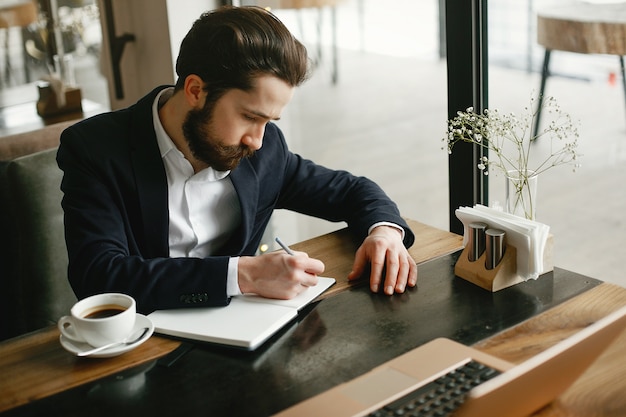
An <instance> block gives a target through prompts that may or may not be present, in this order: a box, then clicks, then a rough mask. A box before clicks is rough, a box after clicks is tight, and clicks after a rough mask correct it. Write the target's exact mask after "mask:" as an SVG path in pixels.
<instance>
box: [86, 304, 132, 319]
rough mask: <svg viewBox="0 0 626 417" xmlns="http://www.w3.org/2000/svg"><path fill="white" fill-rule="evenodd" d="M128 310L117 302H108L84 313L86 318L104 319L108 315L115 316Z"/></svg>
mask: <svg viewBox="0 0 626 417" xmlns="http://www.w3.org/2000/svg"><path fill="white" fill-rule="evenodd" d="M124 311H126V308H125V307H122V306H118V305H116V304H107V305H101V306H97V307H94V308H92V309H90V310H88V311H86V312H85V314H84V315H83V317H84V318H86V319H103V318H106V317H111V316H115V315H116V314H120V313H122V312H124Z"/></svg>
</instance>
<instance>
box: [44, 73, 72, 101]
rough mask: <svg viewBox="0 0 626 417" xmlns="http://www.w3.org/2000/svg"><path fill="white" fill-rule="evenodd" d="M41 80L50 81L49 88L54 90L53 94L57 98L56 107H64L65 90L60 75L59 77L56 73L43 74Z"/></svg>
mask: <svg viewBox="0 0 626 417" xmlns="http://www.w3.org/2000/svg"><path fill="white" fill-rule="evenodd" d="M41 79H42V80H44V81H48V83H50V88H51V89H52V91H54V95H55V96H56V99H57V107H59V108H62V107H65V90H66V86H65V83H64V82H63V80H62V79H61V77H59V76H58V75H57V74H56V73H55V74H50V75H44V76H43V77H41Z"/></svg>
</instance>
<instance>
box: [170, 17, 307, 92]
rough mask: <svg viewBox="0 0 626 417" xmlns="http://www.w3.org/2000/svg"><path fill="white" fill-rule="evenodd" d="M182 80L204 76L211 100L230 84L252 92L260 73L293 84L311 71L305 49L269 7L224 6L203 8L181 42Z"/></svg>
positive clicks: (178, 67)
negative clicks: (208, 10)
mask: <svg viewBox="0 0 626 417" xmlns="http://www.w3.org/2000/svg"><path fill="white" fill-rule="evenodd" d="M176 73H177V74H178V81H177V84H176V89H177V90H179V89H181V88H183V86H184V83H185V79H186V78H187V77H188V76H189V75H191V74H195V75H197V76H199V77H200V78H202V81H204V83H205V90H207V91H208V92H209V97H207V101H210V102H214V101H216V100H217V99H218V98H219V97H221V96H222V95H223V94H224V93H226V91H228V90H230V89H240V90H244V91H249V90H250V89H251V88H252V87H253V79H254V77H256V76H259V75H273V76H276V77H278V78H279V79H281V80H283V81H285V82H286V83H287V84H289V85H290V86H292V87H297V86H299V85H300V84H302V83H303V82H304V81H305V80H306V78H307V76H308V58H307V52H306V48H305V47H304V45H302V43H300V42H299V41H298V40H297V39H296V38H295V37H294V36H293V35H292V34H291V32H289V30H288V29H287V28H286V27H285V25H283V23H282V22H281V21H280V20H278V19H277V18H276V17H275V16H274V15H273V14H271V13H270V12H269V11H267V10H265V9H262V8H260V7H231V6H226V7H222V8H219V9H217V10H214V11H210V12H206V13H203V14H202V16H200V18H199V19H198V20H196V21H195V23H194V24H193V26H192V27H191V29H190V31H189V33H187V35H186V36H185V38H184V39H183V41H182V43H181V47H180V52H179V54H178V59H177V60H176Z"/></svg>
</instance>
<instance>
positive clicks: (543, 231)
mask: <svg viewBox="0 0 626 417" xmlns="http://www.w3.org/2000/svg"><path fill="white" fill-rule="evenodd" d="M455 213H456V217H457V218H458V219H459V220H460V221H461V222H462V223H463V229H464V234H463V243H464V244H467V240H468V228H469V224H470V223H473V222H483V223H486V224H487V225H488V226H489V228H492V229H500V230H503V231H504V232H505V233H506V237H505V239H506V242H507V244H509V245H512V246H515V249H516V250H517V274H518V275H519V276H521V277H522V278H523V279H525V280H528V279H537V278H538V277H539V275H541V274H542V273H543V272H544V271H543V252H544V250H545V248H546V242H547V240H548V234H549V232H550V227H548V226H547V225H545V224H543V223H539V222H536V221H533V220H527V219H525V218H523V217H519V216H515V215H513V214H509V213H504V212H502V211H499V210H495V209H492V208H489V207H486V206H483V205H480V204H477V205H475V206H474V207H473V208H472V207H459V208H458V209H457V210H456V212H455Z"/></svg>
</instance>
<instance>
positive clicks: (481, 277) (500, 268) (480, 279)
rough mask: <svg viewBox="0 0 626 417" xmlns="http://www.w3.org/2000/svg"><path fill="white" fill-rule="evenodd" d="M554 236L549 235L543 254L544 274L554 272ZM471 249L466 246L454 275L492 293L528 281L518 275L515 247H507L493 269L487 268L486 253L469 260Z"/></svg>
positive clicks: (455, 267)
mask: <svg viewBox="0 0 626 417" xmlns="http://www.w3.org/2000/svg"><path fill="white" fill-rule="evenodd" d="M553 241H554V239H553V236H552V235H549V236H548V239H547V241H546V246H545V250H544V253H543V273H545V272H549V271H552V270H553V269H554V264H553V263H552V250H553ZM468 255H469V248H468V247H467V246H466V247H465V248H464V249H463V251H462V252H461V255H460V256H459V259H458V260H457V262H456V265H455V266H454V274H455V275H456V276H457V277H459V278H463V279H464V280H466V281H469V282H471V283H473V284H475V285H478V286H479V287H481V288H484V289H486V290H488V291H491V292H496V291H500V290H502V289H504V288H508V287H511V286H513V285H515V284H519V283H520V282H524V281H526V279H525V278H524V277H522V276H521V275H519V274H518V273H517V249H516V248H515V246H513V245H510V244H509V245H507V246H506V249H505V251H504V255H503V256H502V259H501V260H500V262H499V263H498V265H496V266H495V267H494V268H493V269H487V268H486V267H485V261H486V257H487V255H486V252H483V254H482V255H481V256H480V257H478V259H476V260H475V261H473V262H472V261H470V260H469V256H468Z"/></svg>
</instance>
